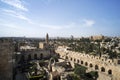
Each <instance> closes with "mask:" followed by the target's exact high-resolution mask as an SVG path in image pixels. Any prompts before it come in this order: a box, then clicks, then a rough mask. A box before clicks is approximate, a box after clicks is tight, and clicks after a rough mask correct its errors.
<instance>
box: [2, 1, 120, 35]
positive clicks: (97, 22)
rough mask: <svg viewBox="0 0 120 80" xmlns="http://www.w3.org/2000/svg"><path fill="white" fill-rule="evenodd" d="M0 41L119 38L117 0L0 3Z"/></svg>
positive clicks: (119, 23) (119, 2) (119, 6)
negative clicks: (50, 38)
mask: <svg viewBox="0 0 120 80" xmlns="http://www.w3.org/2000/svg"><path fill="white" fill-rule="evenodd" d="M0 12H1V13H0V37H7V36H8V37H21V36H22V37H23V36H26V37H44V36H45V34H46V33H48V34H49V35H50V36H51V37H57V36H61V37H62V36H63V37H69V36H70V35H73V36H75V37H81V36H91V35H100V34H102V35H105V36H120V32H119V30H120V27H119V25H120V15H119V14H120V1H119V0H114V1H113V0H91V1H90V0H39V1H35V0H0Z"/></svg>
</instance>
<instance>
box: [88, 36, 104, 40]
mask: <svg viewBox="0 0 120 80" xmlns="http://www.w3.org/2000/svg"><path fill="white" fill-rule="evenodd" d="M90 39H91V40H102V39H104V36H103V35H96V36H91V37H90Z"/></svg>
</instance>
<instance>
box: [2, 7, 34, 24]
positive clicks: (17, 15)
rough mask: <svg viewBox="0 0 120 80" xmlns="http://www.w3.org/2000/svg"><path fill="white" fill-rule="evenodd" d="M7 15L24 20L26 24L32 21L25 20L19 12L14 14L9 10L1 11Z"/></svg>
mask: <svg viewBox="0 0 120 80" xmlns="http://www.w3.org/2000/svg"><path fill="white" fill-rule="evenodd" d="M2 10H3V11H4V12H5V13H6V14H7V15H10V16H13V17H16V18H19V19H22V20H25V21H27V22H28V23H32V21H31V20H30V19H29V18H27V17H26V16H24V14H23V13H20V12H16V11H14V10H9V9H2Z"/></svg>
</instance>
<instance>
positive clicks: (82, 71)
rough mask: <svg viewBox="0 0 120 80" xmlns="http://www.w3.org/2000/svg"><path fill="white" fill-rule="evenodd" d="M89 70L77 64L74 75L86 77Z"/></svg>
mask: <svg viewBox="0 0 120 80" xmlns="http://www.w3.org/2000/svg"><path fill="white" fill-rule="evenodd" d="M86 70H87V68H86V67H84V66H81V65H78V64H75V69H74V73H75V74H77V75H78V76H84V74H85V73H86Z"/></svg>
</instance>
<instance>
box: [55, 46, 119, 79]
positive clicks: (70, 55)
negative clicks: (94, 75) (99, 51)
mask: <svg viewBox="0 0 120 80" xmlns="http://www.w3.org/2000/svg"><path fill="white" fill-rule="evenodd" d="M56 53H57V54H59V55H60V57H61V58H63V59H67V60H68V61H70V62H71V64H72V66H73V67H74V63H77V64H80V65H83V66H86V67H88V71H93V70H95V71H98V73H99V78H98V80H120V76H119V75H120V65H119V64H118V63H117V62H118V59H115V60H113V61H112V60H111V59H106V58H104V57H99V56H93V55H89V54H85V53H79V52H73V51H69V50H67V48H66V47H65V46H64V47H62V46H60V47H58V48H57V50H56Z"/></svg>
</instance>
